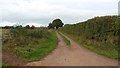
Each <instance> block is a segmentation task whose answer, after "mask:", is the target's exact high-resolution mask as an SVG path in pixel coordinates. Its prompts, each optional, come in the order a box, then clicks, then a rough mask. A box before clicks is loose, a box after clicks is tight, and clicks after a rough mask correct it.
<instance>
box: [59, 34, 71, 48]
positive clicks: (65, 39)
mask: <svg viewBox="0 0 120 68" xmlns="http://www.w3.org/2000/svg"><path fill="white" fill-rule="evenodd" d="M58 33H59V34H60V36H61V37H62V39H63V40H64V42H65V43H66V45H68V46H69V47H70V45H71V43H70V40H68V39H67V38H66V37H65V36H63V35H62V34H61V33H60V32H58Z"/></svg>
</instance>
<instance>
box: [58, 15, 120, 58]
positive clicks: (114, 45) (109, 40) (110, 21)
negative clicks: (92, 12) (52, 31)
mask: <svg viewBox="0 0 120 68" xmlns="http://www.w3.org/2000/svg"><path fill="white" fill-rule="evenodd" d="M60 30H61V31H62V32H64V33H66V34H69V35H70V36H73V38H75V37H77V38H76V40H77V41H78V42H80V43H81V44H84V45H91V46H90V47H92V48H93V49H95V48H96V49H98V50H99V51H101V52H102V51H103V50H102V49H101V50H100V49H99V47H102V48H104V49H106V52H109V49H111V51H112V50H116V51H114V52H117V51H118V50H119V48H118V46H119V32H118V31H119V30H120V28H119V23H118V16H102V17H95V18H92V19H89V20H87V21H85V22H81V23H77V24H66V25H65V26H64V27H63V28H61V29H60ZM101 43H104V44H101ZM108 45H109V46H108ZM106 46H108V47H106ZM110 46H111V47H110ZM104 52H105V51H104ZM111 55H113V54H111ZM107 56H108V55H107ZM114 56H116V54H115V53H114ZM116 57H118V56H116ZM113 58H114V57H113Z"/></svg>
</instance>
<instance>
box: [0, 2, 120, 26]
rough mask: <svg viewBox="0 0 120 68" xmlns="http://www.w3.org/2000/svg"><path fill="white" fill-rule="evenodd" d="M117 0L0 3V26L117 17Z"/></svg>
mask: <svg viewBox="0 0 120 68" xmlns="http://www.w3.org/2000/svg"><path fill="white" fill-rule="evenodd" d="M118 2H119V0H0V26H6V25H7V26H12V25H17V24H20V25H24V26H25V25H28V24H29V25H30V26H31V25H35V26H48V24H49V23H50V22H52V20H54V19H56V18H59V19H61V20H62V22H63V23H65V24H75V23H79V22H82V21H86V20H88V19H90V18H93V17H96V16H106V15H117V14H118Z"/></svg>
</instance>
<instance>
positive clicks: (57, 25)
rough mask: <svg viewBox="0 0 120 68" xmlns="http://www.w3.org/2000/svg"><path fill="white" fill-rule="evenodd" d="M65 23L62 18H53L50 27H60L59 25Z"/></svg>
mask: <svg viewBox="0 0 120 68" xmlns="http://www.w3.org/2000/svg"><path fill="white" fill-rule="evenodd" d="M63 25H64V24H63V23H62V21H61V20H60V19H55V20H53V22H52V23H50V24H49V26H48V28H56V29H58V28H59V27H62V26H63Z"/></svg>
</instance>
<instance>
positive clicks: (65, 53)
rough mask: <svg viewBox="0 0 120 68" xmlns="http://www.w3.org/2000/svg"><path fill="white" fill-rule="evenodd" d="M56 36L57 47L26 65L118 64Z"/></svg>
mask: <svg viewBox="0 0 120 68" xmlns="http://www.w3.org/2000/svg"><path fill="white" fill-rule="evenodd" d="M57 36H58V40H59V42H58V47H57V48H56V49H55V50H54V51H53V52H52V53H51V54H50V55H48V56H47V57H45V58H44V59H42V60H40V61H36V62H31V63H28V64H27V66H118V61H116V60H113V59H109V58H106V57H103V56H100V55H98V54H96V53H93V52H91V51H89V50H87V49H85V48H83V47H80V46H79V45H78V44H77V43H75V42H74V41H73V40H70V39H69V38H68V37H67V38H68V39H69V40H70V41H71V48H69V47H67V46H66V45H65V43H64V41H63V40H62V38H61V37H60V35H59V34H57Z"/></svg>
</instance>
